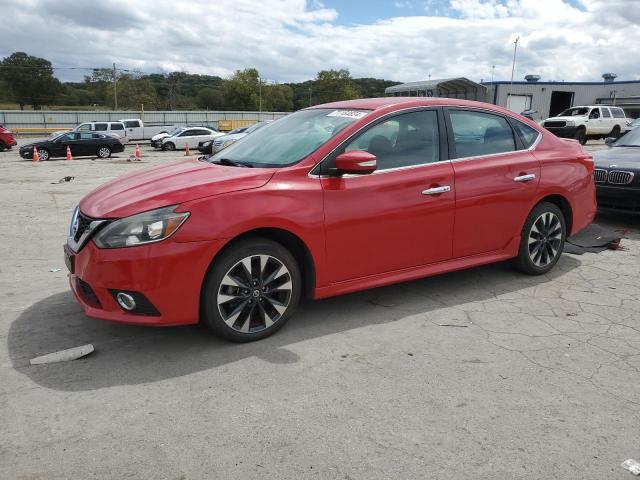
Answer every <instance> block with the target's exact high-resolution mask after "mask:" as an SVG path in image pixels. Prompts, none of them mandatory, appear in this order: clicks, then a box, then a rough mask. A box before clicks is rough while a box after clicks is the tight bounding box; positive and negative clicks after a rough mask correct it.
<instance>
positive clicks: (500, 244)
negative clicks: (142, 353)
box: [446, 108, 540, 258]
mask: <svg viewBox="0 0 640 480" xmlns="http://www.w3.org/2000/svg"><path fill="white" fill-rule="evenodd" d="M446 113H447V115H446V119H447V129H448V134H449V151H450V152H451V158H452V165H453V170H454V173H455V192H456V214H455V226H454V231H453V257H454V258H461V257H467V256H470V255H477V254H482V253H488V252H493V251H499V250H502V249H505V248H506V247H507V246H508V245H509V244H510V242H512V241H517V240H518V238H519V235H520V230H521V228H522V225H523V224H524V220H525V218H526V217H527V215H528V214H529V211H528V210H529V208H530V206H531V198H532V197H533V196H534V195H535V193H536V190H537V187H538V182H539V179H540V164H539V162H538V160H537V159H536V158H535V156H534V155H533V154H532V153H531V151H530V147H532V146H533V145H534V144H535V142H536V141H537V138H538V135H539V133H538V132H537V131H536V130H534V129H533V128H531V127H529V126H527V125H525V124H523V123H520V122H517V121H516V120H510V119H508V118H507V117H506V116H502V115H499V114H496V113H494V112H489V111H485V110H481V109H466V108H448V109H446ZM512 122H517V123H518V124H519V125H520V127H518V128H519V129H528V130H529V131H533V133H531V132H529V134H530V138H529V141H527V143H526V144H525V143H524V142H523V140H522V138H521V135H520V134H519V132H518V133H516V131H515V130H514V128H513V126H512ZM513 125H514V126H515V125H516V124H515V123H513Z"/></svg>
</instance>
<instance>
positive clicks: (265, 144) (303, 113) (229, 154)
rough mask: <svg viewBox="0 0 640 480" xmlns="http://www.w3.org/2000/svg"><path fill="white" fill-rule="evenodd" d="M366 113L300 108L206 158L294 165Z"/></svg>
mask: <svg viewBox="0 0 640 480" xmlns="http://www.w3.org/2000/svg"><path fill="white" fill-rule="evenodd" d="M367 113H369V111H368V110H341V109H334V108H316V109H311V110H300V111H298V112H295V113H292V114H291V115H287V116H286V117H283V118H281V119H279V120H277V121H275V122H272V123H269V124H268V125H265V126H264V128H260V129H258V131H257V132H255V133H253V134H252V135H247V136H246V137H244V138H243V139H241V140H239V141H237V142H236V143H234V144H233V145H231V146H230V147H227V148H225V149H224V150H222V151H220V152H218V153H216V154H215V155H212V156H211V157H209V158H208V159H207V161H210V162H214V163H216V162H219V161H221V160H223V161H226V162H227V163H228V162H229V161H232V162H236V163H238V164H245V165H250V166H252V167H284V166H287V165H293V164H294V163H297V162H299V161H300V160H302V159H303V158H305V157H306V156H307V155H309V154H310V153H312V152H313V151H315V150H316V149H317V148H318V147H320V146H321V145H322V144H323V143H325V142H326V141H327V140H329V139H330V138H331V137H333V136H334V135H336V134H337V133H338V132H340V130H342V129H343V128H345V127H346V126H347V125H349V124H351V123H353V122H355V121H356V120H359V119H360V118H362V117H364V116H365V115H366V114H367Z"/></svg>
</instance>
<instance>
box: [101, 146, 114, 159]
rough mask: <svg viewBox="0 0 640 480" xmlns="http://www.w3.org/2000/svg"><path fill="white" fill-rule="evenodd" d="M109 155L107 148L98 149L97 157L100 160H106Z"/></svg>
mask: <svg viewBox="0 0 640 480" xmlns="http://www.w3.org/2000/svg"><path fill="white" fill-rule="evenodd" d="M109 155H111V150H109V149H108V148H107V147H100V148H99V149H98V156H99V157H100V158H107V157H108V156H109Z"/></svg>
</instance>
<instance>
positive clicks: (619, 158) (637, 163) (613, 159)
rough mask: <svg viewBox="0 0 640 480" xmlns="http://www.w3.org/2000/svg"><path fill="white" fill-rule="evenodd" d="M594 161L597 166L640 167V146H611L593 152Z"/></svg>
mask: <svg viewBox="0 0 640 480" xmlns="http://www.w3.org/2000/svg"><path fill="white" fill-rule="evenodd" d="M593 161H594V163H595V164H596V167H600V168H609V167H610V166H611V165H615V166H616V168H622V169H624V168H633V169H640V147H610V148H607V149H606V150H598V151H597V152H593Z"/></svg>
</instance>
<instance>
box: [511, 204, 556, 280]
mask: <svg viewBox="0 0 640 480" xmlns="http://www.w3.org/2000/svg"><path fill="white" fill-rule="evenodd" d="M565 238H566V221H565V218H564V215H563V214H562V211H561V210H560V209H559V208H558V206H557V205H554V204H553V203H549V202H541V203H539V204H538V205H536V206H535V208H534V209H533V210H531V213H529V216H528V217H527V220H526V222H525V223H524V227H523V228H522V233H521V235H520V250H519V252H518V256H517V257H516V258H515V266H516V267H517V268H518V269H519V270H521V271H522V272H524V273H527V274H529V275H542V274H544V273H547V272H548V271H549V270H551V269H552V268H553V267H554V265H555V264H556V263H557V262H558V259H559V258H560V255H562V250H563V248H564V241H565Z"/></svg>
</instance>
